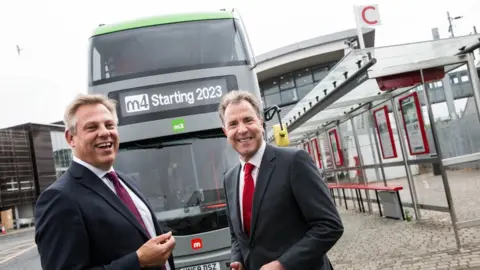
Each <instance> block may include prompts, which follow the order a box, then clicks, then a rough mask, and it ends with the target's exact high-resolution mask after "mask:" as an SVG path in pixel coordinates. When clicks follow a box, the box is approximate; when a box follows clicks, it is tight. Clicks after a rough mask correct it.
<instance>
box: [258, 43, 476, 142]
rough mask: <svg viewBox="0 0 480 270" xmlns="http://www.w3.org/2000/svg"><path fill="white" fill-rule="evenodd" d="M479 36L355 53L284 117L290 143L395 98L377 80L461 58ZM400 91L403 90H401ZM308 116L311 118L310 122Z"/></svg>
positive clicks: (345, 59)
mask: <svg viewBox="0 0 480 270" xmlns="http://www.w3.org/2000/svg"><path fill="white" fill-rule="evenodd" d="M479 37H480V35H470V36H463V37H457V38H449V39H441V40H432V41H425V42H418V43H410V44H400V45H395V46H387V47H378V48H366V49H362V50H355V51H351V52H350V53H348V54H347V55H346V56H345V57H344V58H343V59H342V60H340V61H339V62H338V63H337V65H336V66H335V67H333V68H332V69H331V70H330V72H329V73H328V74H327V76H326V77H325V78H324V79H323V80H322V81H320V82H319V83H318V85H317V86H316V87H315V88H314V89H313V90H312V91H310V92H309V93H308V94H307V95H306V96H305V97H304V98H303V99H302V100H301V101H299V102H298V103H297V104H296V105H295V107H293V108H292V109H291V111H290V112H289V113H288V114H286V115H285V116H284V117H283V118H282V123H285V124H287V125H288V130H289V133H290V134H289V136H290V140H291V141H292V143H293V142H294V141H295V140H298V139H299V138H301V137H302V135H303V134H306V133H311V132H313V131H315V129H318V128H321V127H322V125H326V124H329V123H331V122H332V121H341V120H342V119H348V118H349V117H350V116H351V114H352V113H353V112H355V111H356V110H357V109H359V108H360V107H363V106H364V105H365V104H371V103H375V104H378V103H379V102H382V101H385V100H388V99H389V98H391V94H390V93H389V92H384V91H380V89H379V88H378V85H377V82H376V80H374V79H373V78H375V77H379V76H385V75H386V74H396V73H398V71H399V70H402V69H404V70H413V69H415V68H417V67H421V66H422V62H424V61H428V60H433V59H437V58H446V57H451V56H453V55H458V54H459V53H462V49H463V50H468V49H469V48H470V47H472V46H476V45H478V43H479ZM370 59H373V61H374V63H373V65H372V63H369V60H370ZM367 62H368V63H367ZM428 62H431V61H428ZM366 64H369V65H368V66H370V67H369V68H368V73H367V72H366V73H365V74H368V78H366V80H362V79H365V78H364V77H363V75H362V74H359V71H363V69H364V67H365V65H366ZM430 64H431V63H430ZM352 76H355V78H354V80H356V81H360V84H358V85H356V86H355V87H353V88H352V89H348V90H347V91H346V90H345V89H342V88H343V87H345V85H347V84H348V85H349V86H350V84H351V81H352V78H351V77H352ZM361 81H364V82H361ZM409 88H410V87H409ZM397 90H398V91H401V89H397ZM404 90H407V88H406V89H404ZM337 92H339V93H337ZM340 92H341V94H340ZM336 94H340V95H336ZM333 96H335V97H334V99H335V100H334V102H333V103H332V102H331V100H330V101H329V102H328V103H327V105H325V108H323V110H321V111H320V112H318V113H316V114H314V115H312V113H311V112H310V113H308V112H309V109H311V108H313V107H315V105H318V103H322V102H325V101H326V100H327V99H331V98H332V97H333ZM305 117H306V118H308V119H307V120H306V121H305ZM299 118H302V121H301V124H300V125H298V123H295V122H297V121H298V120H299ZM296 124H297V125H296ZM290 127H292V128H290ZM267 134H268V138H270V140H273V131H272V130H269V131H268V133H267Z"/></svg>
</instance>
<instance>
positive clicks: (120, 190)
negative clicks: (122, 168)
mask: <svg viewBox="0 0 480 270" xmlns="http://www.w3.org/2000/svg"><path fill="white" fill-rule="evenodd" d="M105 176H106V177H107V178H108V179H110V181H112V182H113V185H114V186H115V191H116V192H117V195H118V197H119V198H120V200H122V202H123V203H124V204H125V205H126V206H127V207H128V209H130V211H131V212H132V213H133V215H134V216H135V217H136V218H137V220H138V222H140V224H141V225H142V227H143V228H144V229H145V232H147V234H148V230H147V227H146V226H145V223H143V219H142V217H141V216H140V212H138V209H137V207H136V206H135V203H133V200H132V198H131V197H130V195H128V191H127V190H126V189H125V188H124V187H123V186H122V184H120V180H118V176H117V174H116V173H115V172H114V171H111V172H109V173H107V174H106V175H105ZM161 269H162V270H167V267H166V266H165V265H163V266H161Z"/></svg>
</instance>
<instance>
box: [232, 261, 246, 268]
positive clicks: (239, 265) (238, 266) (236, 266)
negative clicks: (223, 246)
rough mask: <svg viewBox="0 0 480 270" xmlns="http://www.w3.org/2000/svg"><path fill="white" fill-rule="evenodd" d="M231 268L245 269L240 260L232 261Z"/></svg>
mask: <svg viewBox="0 0 480 270" xmlns="http://www.w3.org/2000/svg"><path fill="white" fill-rule="evenodd" d="M230 269H233V270H244V268H243V264H241V263H239V262H232V263H230Z"/></svg>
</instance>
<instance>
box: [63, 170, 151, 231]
mask: <svg viewBox="0 0 480 270" xmlns="http://www.w3.org/2000/svg"><path fill="white" fill-rule="evenodd" d="M69 172H70V173H71V175H72V176H73V177H75V178H76V179H78V180H79V183H80V184H82V185H84V186H85V187H87V188H88V189H90V190H92V191H93V192H95V193H97V194H98V195H99V196H100V197H102V198H103V199H104V200H105V201H106V202H107V203H108V204H110V205H111V206H112V207H113V208H114V209H115V210H116V211H118V212H119V213H120V214H121V215H122V216H124V217H125V218H126V219H127V220H128V221H130V223H132V225H133V226H135V227H136V228H137V229H138V230H139V231H140V232H142V234H143V235H144V236H145V237H146V238H147V239H150V236H149V235H148V234H147V232H146V231H145V230H144V229H143V227H142V226H141V225H140V223H138V221H137V219H136V218H135V216H134V215H133V213H132V212H130V210H129V209H128V208H127V206H125V204H124V203H123V202H122V201H121V200H120V198H118V196H117V195H116V194H115V193H113V192H112V190H110V189H109V188H108V187H107V186H106V185H105V184H104V183H103V182H102V180H101V179H100V178H98V176H97V175H95V174H94V173H93V172H92V171H90V170H89V169H87V168H86V167H84V166H82V165H80V164H78V163H76V162H72V165H71V166H70V168H69ZM124 182H126V181H124ZM129 186H130V185H129Z"/></svg>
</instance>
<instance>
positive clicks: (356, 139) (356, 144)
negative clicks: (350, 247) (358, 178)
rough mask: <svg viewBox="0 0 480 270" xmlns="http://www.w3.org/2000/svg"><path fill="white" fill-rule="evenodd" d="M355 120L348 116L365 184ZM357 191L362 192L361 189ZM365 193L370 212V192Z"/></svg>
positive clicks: (365, 175)
mask: <svg viewBox="0 0 480 270" xmlns="http://www.w3.org/2000/svg"><path fill="white" fill-rule="evenodd" d="M354 122H355V121H353V117H352V118H350V124H351V125H352V131H353V139H354V141H355V148H356V149H357V155H358V160H359V161H360V169H361V170H362V174H363V185H364V186H366V185H367V182H368V179H367V174H366V173H365V169H364V167H363V165H364V163H363V155H362V149H361V146H360V142H359V140H358V134H357V129H356V128H355V123H354ZM359 192H362V191H361V190H360V191H359ZM365 195H366V198H367V202H368V212H369V213H372V202H371V201H370V192H369V191H368V190H365Z"/></svg>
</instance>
